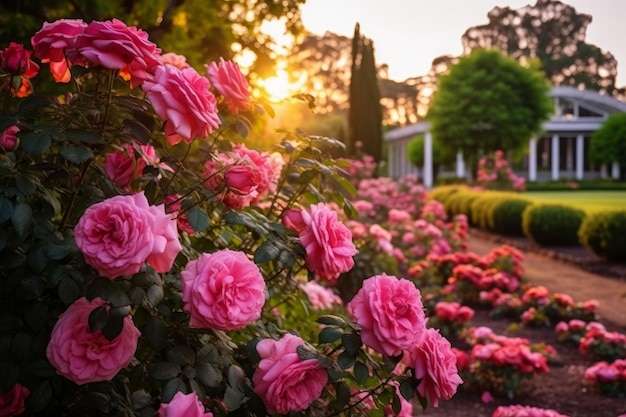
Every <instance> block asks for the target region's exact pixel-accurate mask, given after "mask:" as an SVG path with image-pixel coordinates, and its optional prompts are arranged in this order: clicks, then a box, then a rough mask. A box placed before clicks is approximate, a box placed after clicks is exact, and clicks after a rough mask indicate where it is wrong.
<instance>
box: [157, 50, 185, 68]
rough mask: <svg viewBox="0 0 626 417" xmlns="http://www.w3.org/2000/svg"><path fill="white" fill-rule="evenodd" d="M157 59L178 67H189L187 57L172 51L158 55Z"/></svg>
mask: <svg viewBox="0 0 626 417" xmlns="http://www.w3.org/2000/svg"><path fill="white" fill-rule="evenodd" d="M159 61H161V62H162V63H163V64H170V65H173V66H175V67H176V68H178V69H185V68H189V67H190V65H189V64H188V63H187V58H185V56H183V55H178V54H175V53H174V52H168V53H166V54H163V55H161V56H160V57H159Z"/></svg>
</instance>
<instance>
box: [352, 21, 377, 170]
mask: <svg viewBox="0 0 626 417" xmlns="http://www.w3.org/2000/svg"><path fill="white" fill-rule="evenodd" d="M348 125H349V128H350V134H349V135H350V136H349V137H350V139H349V144H348V152H349V154H350V155H353V154H354V153H355V150H356V149H355V144H356V143H357V142H360V143H361V144H362V148H361V152H362V153H364V154H366V155H370V156H372V157H373V158H374V160H375V161H381V160H382V158H383V146H382V145H383V132H382V107H381V105H380V91H379V89H378V76H377V71H376V62H375V59H374V45H373V42H372V41H371V40H370V39H367V38H365V37H364V36H362V35H361V33H360V27H359V24H358V23H357V24H356V26H355V28H354V37H353V40H352V71H351V79H350V110H349V116H348Z"/></svg>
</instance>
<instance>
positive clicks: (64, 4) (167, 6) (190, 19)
mask: <svg viewBox="0 0 626 417" xmlns="http://www.w3.org/2000/svg"><path fill="white" fill-rule="evenodd" d="M304 2H305V0H259V1H249V0H229V1H221V0H6V1H2V2H0V48H4V46H5V45H8V44H9V42H18V43H23V44H26V45H28V44H30V37H31V36H32V34H33V33H35V32H36V31H37V30H39V29H40V28H41V26H42V24H43V22H45V21H48V22H52V21H54V20H57V19H61V18H78V19H83V20H84V21H86V22H89V21H91V20H107V19H112V18H118V19H120V20H123V21H124V22H125V23H126V24H128V25H133V26H137V27H140V28H141V29H142V30H145V31H146V32H148V34H149V36H150V40H151V41H153V42H155V43H157V44H158V45H159V46H160V47H161V48H162V49H163V52H176V53H177V54H181V55H184V56H185V57H186V58H187V62H189V64H190V65H192V66H193V67H195V68H196V69H201V68H202V66H203V65H204V64H207V63H208V62H210V61H215V60H217V59H219V58H220V57H223V58H224V59H230V58H231V57H232V56H233V55H234V53H235V52H236V50H237V49H239V50H249V51H251V52H253V53H254V54H255V55H256V61H255V62H254V65H253V67H251V69H250V71H251V73H253V74H254V75H259V76H260V77H266V76H267V75H269V74H271V73H272V70H273V64H274V58H275V57H276V54H275V52H274V46H275V42H274V41H275V40H274V39H273V38H272V36H270V35H269V34H267V33H264V32H263V31H262V30H261V25H262V24H263V22H264V21H266V20H269V21H271V20H281V21H282V22H284V24H285V27H286V30H287V31H288V32H290V33H292V34H298V33H300V32H302V31H303V27H302V22H301V16H300V6H301V5H302V4H304Z"/></svg>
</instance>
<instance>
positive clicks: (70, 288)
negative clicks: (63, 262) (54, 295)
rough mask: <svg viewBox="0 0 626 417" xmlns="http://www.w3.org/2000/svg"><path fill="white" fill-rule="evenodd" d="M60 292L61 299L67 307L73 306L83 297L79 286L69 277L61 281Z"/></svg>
mask: <svg viewBox="0 0 626 417" xmlns="http://www.w3.org/2000/svg"><path fill="white" fill-rule="evenodd" d="M58 292H59V298H60V299H61V301H63V302H64V303H65V305H70V304H72V303H73V302H74V301H76V300H77V299H78V297H80V295H81V294H80V288H79V286H78V284H77V283H76V281H74V280H73V279H72V278H70V277H69V276H68V277H66V278H64V279H62V280H61V282H60V283H59V289H58Z"/></svg>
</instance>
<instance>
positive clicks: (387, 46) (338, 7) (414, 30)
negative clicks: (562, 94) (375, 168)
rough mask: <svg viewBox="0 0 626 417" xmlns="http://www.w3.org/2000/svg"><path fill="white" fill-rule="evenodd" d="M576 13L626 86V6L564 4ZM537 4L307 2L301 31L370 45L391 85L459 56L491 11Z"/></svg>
mask: <svg viewBox="0 0 626 417" xmlns="http://www.w3.org/2000/svg"><path fill="white" fill-rule="evenodd" d="M563 2H564V3H566V4H569V5H571V6H573V7H574V8H576V11H577V12H578V13H586V14H590V15H591V16H593V21H592V22H591V24H590V25H589V27H588V28H587V42H588V43H591V44H594V45H596V46H598V47H600V48H601V49H602V50H603V51H610V52H611V53H612V54H613V55H614V56H615V58H616V59H617V62H618V66H617V69H618V75H617V85H618V86H624V85H626V0H563ZM535 3H536V0H500V1H498V0H436V1H435V0H307V2H306V4H305V5H304V6H303V7H302V19H303V21H304V25H305V27H306V28H307V29H308V30H309V31H311V32H313V33H315V34H323V33H324V32H326V31H331V32H334V33H337V34H340V35H345V36H352V34H353V31H354V25H355V23H356V22H359V23H360V25H361V33H362V34H364V35H365V36H367V37H369V38H371V39H373V40H374V48H375V51H376V61H377V62H376V63H377V64H379V65H380V64H383V63H386V64H388V65H389V76H390V78H391V79H394V80H398V81H402V80H404V79H406V78H408V77H412V76H417V75H423V74H426V73H427V72H428V70H429V69H430V64H431V62H432V60H433V59H434V58H436V57H437V56H440V55H448V54H449V55H459V54H460V53H461V52H462V44H461V36H462V35H463V33H464V32H465V30H466V29H468V28H469V27H471V26H476V25H482V24H486V23H487V22H488V20H487V13H488V12H489V11H490V10H491V9H492V8H493V7H495V6H499V7H506V6H509V7H511V8H514V9H517V8H519V7H523V6H525V5H527V4H533V5H534V4H535Z"/></svg>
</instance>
